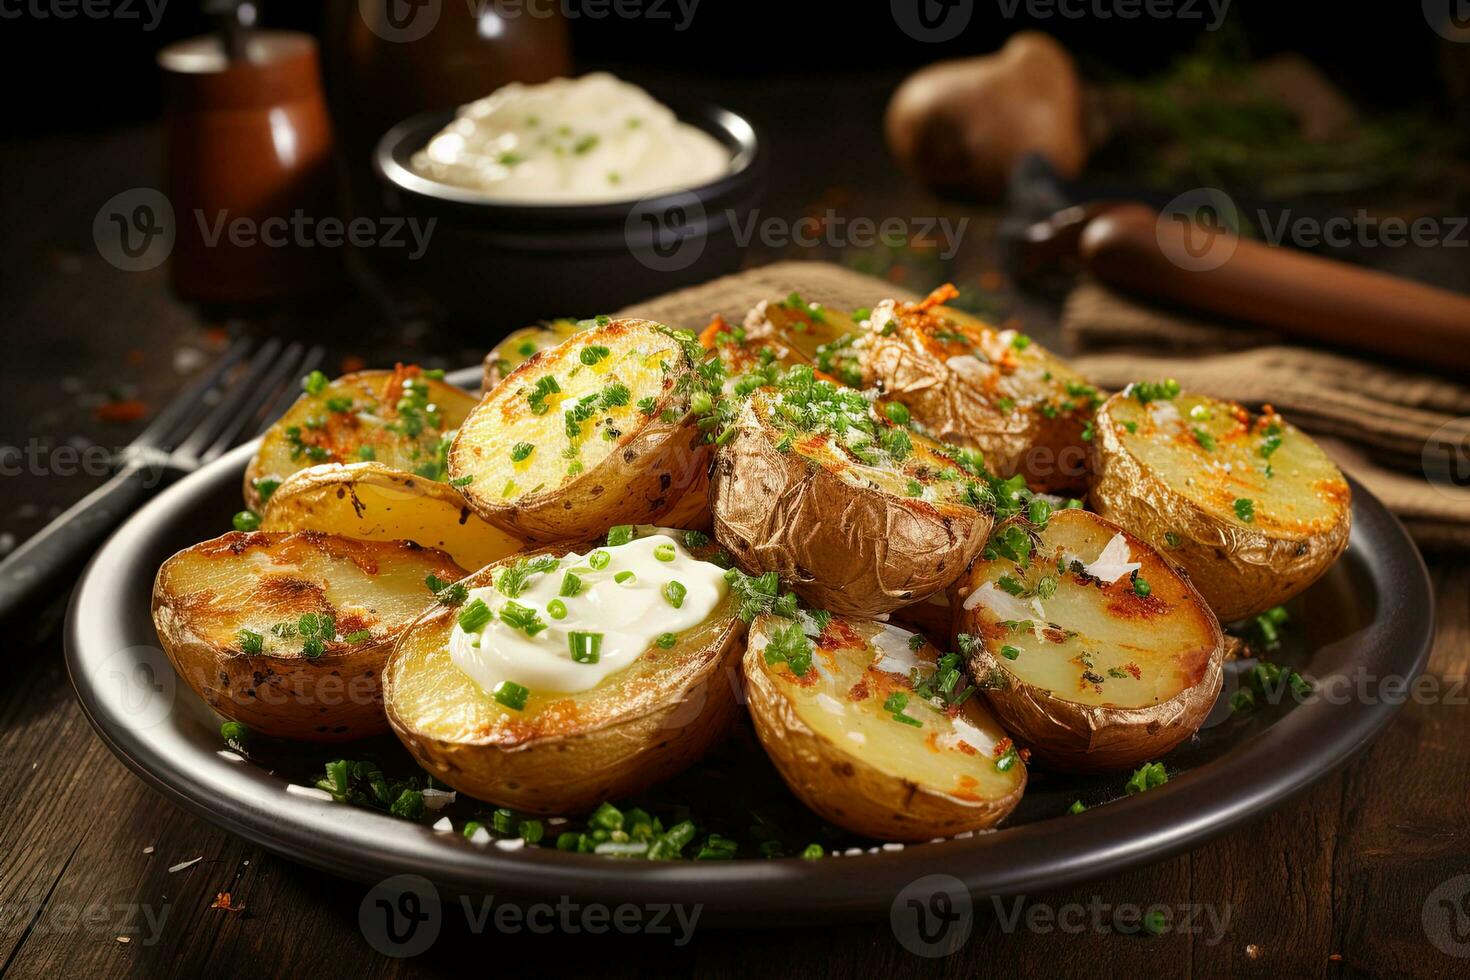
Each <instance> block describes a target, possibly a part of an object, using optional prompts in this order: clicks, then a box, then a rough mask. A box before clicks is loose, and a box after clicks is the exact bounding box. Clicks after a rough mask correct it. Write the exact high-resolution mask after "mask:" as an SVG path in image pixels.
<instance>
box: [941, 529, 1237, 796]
mask: <svg viewBox="0 0 1470 980" xmlns="http://www.w3.org/2000/svg"><path fill="white" fill-rule="evenodd" d="M1007 527H1018V528H1022V529H1025V530H1027V531H1028V532H1029V533H1032V535H1033V537H1034V539H1035V544H1034V550H1033V553H1032V556H1031V559H1030V562H1029V564H1028V565H1027V566H1026V567H1025V568H1022V567H1021V566H1019V565H1018V564H1017V563H1016V562H1014V561H1012V560H1010V559H1007V558H997V559H995V560H992V561H984V560H980V561H976V562H975V563H974V564H973V565H972V566H971V567H970V569H969V571H968V572H967V573H966V574H965V576H964V577H963V578H961V580H960V582H959V583H958V584H957V585H956V587H955V589H954V590H953V602H954V606H955V609H956V618H955V629H956V631H957V633H960V634H967V635H968V636H969V637H974V638H977V639H978V640H979V641H980V642H978V643H973V644H967V643H966V642H965V641H964V640H963V639H957V641H956V643H957V645H959V646H961V647H962V648H963V647H965V646H969V647H970V650H969V653H968V660H969V666H970V673H971V676H972V677H973V678H974V679H975V681H976V683H977V685H979V686H980V687H981V688H982V689H983V690H984V691H985V694H986V697H987V699H988V700H989V701H990V704H991V706H992V707H994V708H995V711H996V714H997V715H998V716H999V717H1000V720H1001V723H1002V724H1003V725H1004V726H1005V727H1006V729H1007V730H1008V731H1010V732H1012V733H1013V734H1014V735H1015V736H1016V738H1017V739H1018V740H1020V741H1022V742H1024V743H1025V744H1028V745H1030V746H1031V748H1032V750H1033V751H1034V752H1035V754H1036V758H1037V759H1038V761H1040V762H1042V763H1044V764H1045V765H1046V766H1047V767H1048V768H1052V769H1060V770H1066V771H1080V772H1105V771H1112V770H1119V769H1127V768H1130V767H1136V766H1138V765H1140V764H1142V763H1143V762H1147V761H1150V760H1154V759H1158V758H1159V757H1161V756H1163V755H1164V754H1166V753H1167V752H1169V751H1170V750H1172V749H1173V748H1174V747H1175V746H1176V745H1178V744H1179V743H1180V742H1182V741H1184V740H1185V739H1186V738H1188V737H1189V736H1190V735H1192V734H1194V733H1195V732H1196V731H1197V730H1198V729H1199V726H1200V725H1201V724H1202V723H1203V722H1204V719H1205V717H1206V716H1207V715H1208V714H1209V712H1210V709H1211V707H1212V706H1213V705H1214V703H1215V699H1216V698H1217V697H1218V696H1219V693H1220V687H1221V682H1222V677H1223V673H1222V666H1223V663H1224V646H1225V644H1224V636H1223V634H1222V633H1221V630H1220V624H1219V622H1218V621H1217V620H1216V619H1215V616H1214V615H1213V614H1212V613H1211V612H1210V609H1209V607H1208V606H1207V605H1205V603H1204V601H1203V599H1202V598H1201V597H1200V595H1199V593H1198V592H1197V591H1196V590H1195V588H1194V587H1193V586H1192V585H1191V584H1190V583H1189V581H1188V579H1186V578H1184V577H1183V576H1181V575H1179V574H1177V573H1176V572H1175V571H1174V569H1173V567H1172V566H1171V565H1169V563H1168V562H1166V561H1164V559H1163V558H1161V557H1160V556H1159V555H1158V554H1157V553H1156V552H1155V551H1153V549H1151V548H1149V547H1148V545H1147V544H1146V543H1144V542H1143V541H1142V540H1140V539H1139V538H1136V537H1134V536H1133V535H1130V534H1128V533H1127V532H1126V531H1124V530H1122V529H1121V528H1119V527H1117V526H1116V525H1113V524H1111V523H1109V522H1107V521H1105V520H1103V519H1102V518H1100V517H1098V516H1097V515H1096V514H1091V513H1088V512H1086V511H1080V510H1065V511H1060V512H1058V513H1055V514H1053V515H1052V516H1051V519H1050V521H1049V523H1048V525H1047V527H1046V529H1045V530H1044V531H1041V532H1040V533H1039V534H1037V533H1035V529H1034V528H1033V527H1032V526H1031V525H1029V524H1028V523H1027V522H1026V521H1025V519H1024V518H1013V519H1012V520H1011V521H1008V522H1006V523H1005V524H1003V525H1001V528H999V529H997V532H998V533H999V532H1000V531H1002V530H1005V529H1006V528H1007ZM1120 534H1121V535H1122V537H1123V540H1124V541H1125V542H1126V543H1127V546H1128V553H1129V560H1131V561H1133V562H1139V563H1140V564H1141V566H1142V567H1141V568H1139V569H1138V572H1137V574H1138V576H1139V577H1140V578H1141V579H1142V580H1143V581H1144V582H1145V583H1146V587H1147V592H1148V594H1147V595H1140V594H1139V592H1138V590H1137V589H1136V588H1135V585H1134V583H1133V581H1132V579H1131V577H1130V575H1128V574H1124V575H1122V576H1121V577H1120V578H1118V579H1117V580H1116V581H1115V582H1113V583H1111V584H1109V583H1107V582H1104V581H1102V580H1100V579H1098V578H1095V577H1092V576H1090V575H1089V574H1084V573H1082V572H1079V570H1078V567H1077V566H1075V565H1071V564H1070V561H1071V560H1072V559H1078V560H1081V561H1082V562H1083V563H1084V567H1085V565H1086V564H1089V563H1091V562H1092V561H1094V560H1095V559H1096V558H1097V557H1099V556H1100V554H1101V552H1102V550H1103V548H1104V547H1105V546H1106V545H1107V543H1108V542H1109V541H1111V540H1112V539H1113V537H1114V536H1115V535H1120ZM1059 562H1060V563H1061V565H1062V566H1063V567H1065V568H1067V571H1066V572H1064V573H1062V572H1059V571H1058V563H1059ZM1044 577H1049V578H1051V579H1052V580H1053V582H1052V584H1051V586H1050V587H1048V586H1045V585H1043V584H1042V581H1041V580H1042V578H1044ZM1008 580H1009V581H1008ZM1007 585H1009V586H1010V588H1007ZM1018 586H1019V587H1020V588H1021V589H1022V591H1021V592H1020V594H1019V595H1018V596H1012V595H1011V591H1012V590H1014V589H1015V588H1017V587H1018ZM987 587H988V588H989V589H990V590H992V591H990V592H989V593H987V598H986V599H985V600H981V601H975V600H973V599H972V600H971V601H972V605H971V608H969V609H966V608H964V605H965V602H966V600H967V599H971V597H972V594H973V593H974V592H975V591H976V590H977V589H981V588H987ZM1048 592H1050V594H1049V595H1047V593H1048ZM997 593H999V594H997ZM1043 595H1046V597H1045V598H1042V596H1043ZM1011 602H1016V603H1019V606H1018V607H1016V608H1015V611H1014V612H1002V611H997V609H996V608H993V606H992V604H994V605H998V606H1000V607H1002V608H1003V609H1007V610H1008V609H1010V608H1012V607H1011V606H1010V603H1011ZM988 603H989V604H988ZM1033 603H1034V604H1033ZM1038 605H1039V606H1041V607H1042V609H1041V611H1040V612H1039V613H1038V612H1035V611H1034V610H1035V609H1036V606H1038ZM1022 616H1025V617H1026V618H1025V619H1022V618H1021V617H1022ZM1033 623H1034V624H1037V625H1035V626H1033V625H1031V624H1033ZM1017 624H1019V625H1017Z"/></svg>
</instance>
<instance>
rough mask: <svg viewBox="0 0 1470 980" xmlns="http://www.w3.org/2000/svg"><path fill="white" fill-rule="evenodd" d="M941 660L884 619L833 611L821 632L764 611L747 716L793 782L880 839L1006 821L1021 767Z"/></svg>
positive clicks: (828, 812) (951, 663) (817, 804)
mask: <svg viewBox="0 0 1470 980" xmlns="http://www.w3.org/2000/svg"><path fill="white" fill-rule="evenodd" d="M804 626H806V627H807V629H808V632H811V633H815V634H817V635H816V636H815V638H811V637H808V636H807V635H805V634H804V633H803V627H804ZM939 658H940V654H939V652H938V651H937V650H936V649H935V648H934V647H933V645H931V644H929V643H927V642H923V637H921V636H919V635H918V634H915V633H910V632H908V631H906V630H901V629H898V628H897V627H894V626H887V625H885V624H883V623H875V622H871V621H867V620H847V619H842V618H840V617H834V618H832V619H831V620H830V621H828V622H827V623H826V624H825V625H824V626H823V628H821V629H820V630H818V629H817V628H816V627H815V626H814V625H813V624H812V621H811V619H810V617H803V620H802V621H801V622H797V621H793V620H789V619H783V618H781V617H780V616H773V615H769V614H767V615H762V616H758V617H757V618H756V620H755V621H754V622H753V623H752V624H751V627H750V641H749V643H748V644H747V647H746V651H745V658H744V663H745V677H746V680H747V684H748V688H749V691H748V697H749V706H750V715H751V718H752V720H753V721H754V722H755V730H756V734H757V735H758V736H759V738H760V741H761V744H762V745H763V746H765V749H766V752H767V753H768V754H769V755H770V757H771V761H772V762H774V763H775V764H776V768H777V769H778V770H779V771H780V773H781V777H782V778H783V779H784V780H785V781H786V784H787V785H788V786H790V787H791V791H792V792H793V793H795V794H796V795H797V796H798V797H800V798H801V800H802V802H804V803H806V805H807V806H809V807H811V808H812V810H814V811H815V812H816V813H818V814H819V815H821V816H822V817H823V818H824V819H826V820H828V821H830V822H832V823H834V824H836V825H837V826H839V827H844V828H846V829H847V830H851V831H853V832H854V833H858V834H863V835H866V836H868V837H874V838H877V839H878V840H886V841H921V840H931V839H933V838H935V837H948V836H951V835H953V834H958V833H960V832H962V831H967V830H980V829H983V828H987V827H993V826H995V825H996V824H997V823H999V822H1000V821H1001V820H1003V819H1005V817H1006V815H1007V814H1009V813H1010V812H1011V811H1012V810H1013V809H1015V806H1016V804H1017V803H1018V802H1020V799H1021V793H1022V791H1023V790H1024V788H1025V786H1026V767H1025V765H1024V764H1023V762H1022V761H1021V758H1020V756H1019V754H1018V752H1017V751H1016V750H1015V748H1014V746H1013V745H1012V743H1011V740H1010V738H1008V737H1007V736H1006V733H1005V732H1004V731H1002V730H1001V728H1000V726H999V725H998V724H996V722H995V719H994V718H992V717H991V716H990V712H989V711H987V710H986V709H985V707H984V705H983V703H982V702H981V701H980V699H979V698H976V697H973V694H974V691H973V689H971V690H970V692H969V696H967V695H965V693H964V692H965V689H966V688H967V687H969V684H968V682H967V681H966V680H965V679H964V676H963V668H962V666H961V665H960V664H959V663H958V658H956V657H952V656H951V657H949V658H948V660H947V661H945V662H942V663H941V662H939ZM798 668H800V669H799V670H798ZM949 674H952V675H953V676H951V677H948V678H946V675H949ZM946 685H948V686H949V691H948V692H945V691H943V690H942V688H943V687H945V686H946ZM916 686H917V687H918V688H919V690H916Z"/></svg>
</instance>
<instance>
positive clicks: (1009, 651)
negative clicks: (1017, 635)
mask: <svg viewBox="0 0 1470 980" xmlns="http://www.w3.org/2000/svg"><path fill="white" fill-rule="evenodd" d="M1000 655H1001V656H1002V657H1005V658H1006V659H1007V660H1015V659H1016V658H1017V657H1019V656H1020V655H1021V651H1020V650H1017V649H1016V648H1015V647H1013V646H1010V645H1009V644H1007V645H1006V646H1003V647H1001V648H1000Z"/></svg>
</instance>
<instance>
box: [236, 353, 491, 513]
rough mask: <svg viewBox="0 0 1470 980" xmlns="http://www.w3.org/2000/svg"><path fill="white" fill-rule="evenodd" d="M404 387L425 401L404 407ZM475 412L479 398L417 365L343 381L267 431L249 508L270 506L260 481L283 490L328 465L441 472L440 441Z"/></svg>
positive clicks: (249, 478)
mask: <svg viewBox="0 0 1470 980" xmlns="http://www.w3.org/2000/svg"><path fill="white" fill-rule="evenodd" d="M405 383H408V384H411V385H415V386H422V388H420V389H419V390H420V391H422V392H423V393H424V395H425V397H424V398H422V399H410V400H409V401H408V402H407V403H405V402H404V401H403V398H404V395H405V393H406V392H405V388H404V385H405ZM409 393H410V394H411V392H409ZM417 402H422V403H423V406H433V408H434V410H435V412H433V413H431V412H429V411H428V410H427V409H426V408H425V407H423V406H420V405H418V404H417ZM474 406H475V396H473V395H471V394H469V393H468V392H465V391H461V390H460V389H458V388H456V387H454V386H453V385H451V384H446V383H445V382H443V381H439V380H437V379H434V378H426V377H424V376H423V372H422V371H420V370H419V368H418V367H417V366H416V365H406V366H405V365H402V364H400V365H398V367H397V368H396V369H394V370H392V371H358V372H357V373H355V374H344V375H343V376H342V377H340V378H338V379H337V380H336V381H332V382H330V383H328V384H327V385H326V386H325V387H324V388H322V390H321V391H319V392H316V393H315V394H312V393H309V392H305V393H303V394H302V395H301V397H300V398H298V399H296V402H295V404H293V405H292V406H291V407H290V408H289V409H287V410H286V414H284V415H282V416H281V418H280V419H279V420H277V422H276V423H275V424H274V425H272V426H271V427H270V429H269V430H267V432H266V434H265V436H264V437H263V438H262V439H261V441H260V449H259V450H257V451H256V453H255V456H254V458H253V459H251V460H250V465H249V466H248V467H246V469H245V505H246V506H247V507H249V508H250V509H251V510H254V511H257V512H258V511H260V509H261V507H262V505H263V504H264V501H263V500H262V499H261V493H260V490H259V488H258V486H257V483H258V481H261V480H274V481H276V482H280V481H283V480H285V479H286V478H287V477H288V476H290V475H291V474H292V473H295V472H297V471H298V470H303V469H306V468H307V467H309V466H315V465H319V464H322V463H353V462H357V461H359V460H362V459H375V460H377V461H378V462H379V463H382V464H384V465H386V466H391V467H393V468H394V469H398V470H403V471H404V472H407V473H417V472H418V471H419V470H420V468H422V467H429V466H437V465H438V463H439V456H438V443H439V441H440V439H442V438H443V437H444V435H445V434H446V433H448V432H451V431H453V430H454V429H455V428H456V427H458V426H459V424H460V423H461V422H463V421H464V418H465V416H466V415H468V414H469V411H470V409H471V408H473V407H474ZM436 418H437V420H438V423H439V424H437V425H435V424H433V423H434V421H435V419H436ZM368 454H370V455H368ZM431 478H432V475H431Z"/></svg>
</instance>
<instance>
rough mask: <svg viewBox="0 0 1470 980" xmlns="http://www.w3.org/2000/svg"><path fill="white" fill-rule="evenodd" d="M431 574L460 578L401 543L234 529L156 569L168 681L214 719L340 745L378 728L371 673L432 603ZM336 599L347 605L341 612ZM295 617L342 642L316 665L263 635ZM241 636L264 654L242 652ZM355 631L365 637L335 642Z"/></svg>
mask: <svg viewBox="0 0 1470 980" xmlns="http://www.w3.org/2000/svg"><path fill="white" fill-rule="evenodd" d="M430 574H434V575H437V576H439V577H440V578H442V579H444V580H446V581H450V580H453V579H457V578H459V577H460V576H462V575H463V574H464V571H463V570H462V569H461V568H460V567H459V566H457V565H456V564H454V562H453V561H452V560H450V558H449V556H448V555H445V554H443V553H442V552H438V551H433V550H430V549H427V548H420V547H418V546H417V545H413V544H409V543H407V542H401V541H400V542H366V541H353V540H349V539H345V538H339V537H335V536H333V535H328V534H320V533H316V532H302V533H299V534H282V533H266V532H259V531H257V532H252V533H244V532H239V531H233V532H230V533H229V534H226V535H224V536H222V537H219V538H216V539H214V540H212V541H205V542H203V543H201V544H197V545H195V546H194V547H192V548H188V549H185V550H184V551H181V552H179V553H178V554H176V555H174V556H173V557H172V558H170V559H169V560H168V561H166V562H164V564H163V566H162V567H161V568H160V569H159V571H158V576H157V578H156V580H155V583H154V588H153V608H152V611H153V623H154V626H155V627H156V629H157V631H158V637H159V640H160V641H161V643H162V645H163V649H164V651H165V652H166V653H167V654H168V657H169V660H170V661H172V663H173V665H174V669H175V670H177V671H178V673H179V676H181V677H182V678H183V679H184V680H185V682H187V683H188V685H189V686H190V687H191V688H193V689H194V691H195V693H197V694H198V695H199V696H200V697H201V698H203V699H204V700H205V702H206V703H208V704H209V706H210V707H212V708H214V709H215V710H216V711H218V712H219V713H220V714H222V715H224V716H225V717H227V718H230V719H231V720H234V721H239V722H242V723H244V724H245V725H247V726H248V727H249V728H251V729H252V730H254V731H257V732H260V733H261V734H264V735H269V736H274V737H278V738H290V739H299V740H302V741H348V740H351V739H357V738H363V737H365V736H368V735H374V734H378V733H380V732H383V731H384V730H386V728H387V721H386V720H385V719H384V717H383V707H382V691H381V677H380V673H381V671H382V668H383V663H384V661H386V660H387V657H388V653H389V651H390V650H391V649H392V647H393V642H394V640H395V639H396V638H397V636H398V634H399V633H400V632H402V630H403V628H404V627H405V626H406V625H407V624H408V622H409V621H410V620H411V619H412V618H413V615H414V614H416V612H417V610H419V609H420V608H422V607H423V606H424V605H426V604H428V603H429V602H431V601H432V596H431V595H430V594H429V592H428V590H427V589H426V587H425V586H424V578H425V577H426V576H427V575H430ZM342 593H347V594H348V595H349V596H350V599H351V600H353V601H351V602H350V604H349V605H348V606H347V607H346V608H344V602H343V598H344V597H343V594H342ZM306 613H313V614H317V615H328V616H332V617H333V619H334V620H335V622H336V633H337V635H338V636H340V637H342V638H343V639H337V640H333V641H332V642H328V643H326V644H325V649H324V650H323V652H322V654H321V655H320V656H318V657H316V658H315V659H309V658H308V657H306V656H305V655H304V654H303V653H302V652H300V650H299V649H287V648H286V642H285V641H284V640H282V641H277V640H276V639H275V638H274V637H272V636H271V634H270V632H269V626H270V624H271V623H273V622H277V621H279V622H285V623H293V624H294V623H295V622H297V620H298V618H299V617H300V616H302V615H303V614H306ZM241 628H249V629H253V630H254V631H256V632H257V633H259V634H261V636H262V638H263V640H264V641H265V644H266V647H265V648H264V649H263V650H262V651H261V652H260V653H247V652H245V651H244V650H243V649H242V645H241V641H240V639H239V636H238V631H239V630H240V629H241ZM358 631H368V632H370V633H371V636H370V637H369V638H367V639H366V640H362V641H359V642H356V643H348V642H346V640H345V638H346V637H347V636H349V635H351V634H353V633H356V632H358ZM299 642H300V641H293V643H292V644H291V645H292V646H295V645H296V644H297V643H299Z"/></svg>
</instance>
